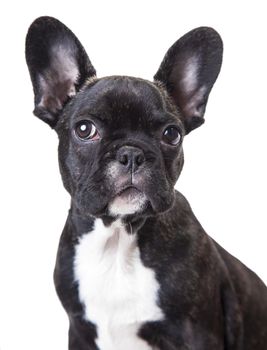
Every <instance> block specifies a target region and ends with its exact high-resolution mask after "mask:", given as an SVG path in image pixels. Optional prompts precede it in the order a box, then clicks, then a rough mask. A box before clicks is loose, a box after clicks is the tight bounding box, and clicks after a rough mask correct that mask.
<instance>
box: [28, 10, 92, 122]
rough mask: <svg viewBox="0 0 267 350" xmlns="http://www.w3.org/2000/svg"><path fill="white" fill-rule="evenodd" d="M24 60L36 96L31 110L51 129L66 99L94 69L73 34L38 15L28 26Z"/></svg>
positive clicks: (74, 92) (72, 94)
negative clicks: (33, 107)
mask: <svg viewBox="0 0 267 350" xmlns="http://www.w3.org/2000/svg"><path fill="white" fill-rule="evenodd" d="M26 61H27V64H28V67H29V71H30V75H31V80H32V84H33V90H34V95H35V99H34V102H35V109H34V111H33V113H34V114H35V115H36V116H37V117H39V118H40V119H42V120H43V121H45V122H46V123H48V124H49V125H50V126H51V127H52V128H53V127H55V125H56V123H57V120H58V116H59V114H60V112H61V110H62V108H63V107H64V105H65V104H66V102H67V101H68V100H69V99H70V98H71V97H73V96H74V95H75V94H76V92H77V91H78V90H79V89H80V87H81V86H82V85H83V83H84V82H85V80H86V79H88V78H91V77H93V76H95V74H96V71H95V69H94V67H93V66H92V64H91V62H90V60H89V58H88V56H87V54H86V52H85V50H84V48H83V47H82V45H81V43H80V42H79V40H78V39H77V38H76V36H75V35H74V34H73V33H72V32H71V31H70V30H69V29H68V28H67V27H66V26H65V25H64V24H63V23H61V22H60V21H58V20H57V19H55V18H52V17H40V18H37V19H36V20H35V21H34V22H33V23H32V25H31V26H30V28H29V31H28V34H27V38H26Z"/></svg>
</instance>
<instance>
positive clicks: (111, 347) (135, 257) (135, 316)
mask: <svg viewBox="0 0 267 350" xmlns="http://www.w3.org/2000/svg"><path fill="white" fill-rule="evenodd" d="M74 271H75V278H76V281H77V283H78V286H79V298H80V301H81V303H82V304H83V305H84V308H85V310H84V317H85V319H86V320H88V321H91V322H93V323H94V324H95V325H96V326H97V336H98V337H97V345H98V347H99V348H100V349H101V350H125V349H127V350H136V349H139V350H150V349H151V347H150V346H149V345H148V344H147V343H146V342H145V341H143V340H142V339H141V338H139V337H138V336H137V333H138V330H139V328H140V327H141V325H142V324H143V323H144V322H147V321H156V320H160V319H162V318H163V314H162V311H161V309H160V308H159V307H158V305H157V294H158V289H159V285H158V282H157V280H156V278H155V274H154V271H153V270H151V269H149V268H147V267H145V266H144V265H143V264H142V261H141V259H140V252H139V248H138V246H137V242H136V235H129V234H128V233H127V232H126V231H125V229H124V227H123V225H122V224H121V222H120V221H119V220H118V221H116V222H114V223H113V224H112V225H111V226H110V227H105V226H104V225H103V223H102V220H100V219H97V220H96V221H95V227H94V230H93V231H91V232H89V233H87V234H84V235H83V236H82V237H81V239H80V241H79V243H78V245H77V246H76V255H75V261H74Z"/></svg>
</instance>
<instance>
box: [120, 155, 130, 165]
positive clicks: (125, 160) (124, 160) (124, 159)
mask: <svg viewBox="0 0 267 350" xmlns="http://www.w3.org/2000/svg"><path fill="white" fill-rule="evenodd" d="M119 162H120V163H121V164H122V165H127V164H128V155H127V154H121V156H120V158H119Z"/></svg>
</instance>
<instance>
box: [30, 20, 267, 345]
mask: <svg viewBox="0 0 267 350" xmlns="http://www.w3.org/2000/svg"><path fill="white" fill-rule="evenodd" d="M60 50H61V52H63V53H64V55H60V54H57V52H60ZM26 58H27V63H28V66H29V71H30V74H31V79H32V82H33V88H34V93H35V110H34V113H35V114H36V115H37V116H38V117H39V118H41V119H42V120H44V121H45V122H47V123H48V124H49V125H50V126H52V127H53V128H55V130H56V132H57V133H58V136H59V164H60V170H61V174H62V179H63V183H64V186H65V188H66V189H67V191H68V192H69V193H70V194H71V198H72V202H71V209H70V212H69V216H68V219H67V222H66V225H65V228H64V230H63V234H62V237H61V240H60V244H59V250H58V256H57V263H56V267H55V275H54V277H55V286H56V290H57V293H58V296H59V298H60V300H61V302H62V304H63V306H64V308H65V310H66V312H67V313H68V316H69V320H70V331H69V349H70V350H96V349H97V347H96V344H95V339H96V337H97V328H96V325H94V324H91V323H89V322H85V321H84V318H83V314H84V309H83V305H82V304H81V303H80V301H79V298H78V291H77V288H78V286H77V284H76V283H75V281H74V272H73V258H74V250H75V245H76V244H77V242H78V240H79V237H80V236H81V235H82V234H83V233H84V232H90V231H91V230H92V229H93V225H94V221H95V218H101V219H102V220H103V222H104V224H105V225H106V226H108V225H110V224H111V223H112V221H114V220H115V219H116V218H115V217H112V216H111V215H110V213H109V210H108V206H109V203H110V201H111V200H112V199H113V198H114V197H116V196H118V195H119V194H120V193H121V191H122V190H124V189H125V188H127V186H131V185H134V186H135V188H136V189H137V190H138V191H140V192H142V193H145V194H146V197H147V203H146V206H144V208H143V210H142V211H141V212H140V213H138V214H136V215H128V216H125V217H124V221H125V223H126V225H127V224H128V232H129V234H132V233H137V235H138V246H139V249H140V253H141V259H142V262H143V264H144V265H145V266H147V267H150V268H152V269H153V270H154V271H155V273H156V277H157V280H158V282H159V284H160V291H159V306H160V308H161V309H162V310H163V312H164V315H165V319H164V321H157V322H148V323H145V324H143V326H142V327H141V328H140V330H139V336H140V337H142V338H143V339H145V340H146V341H147V342H148V343H149V344H151V346H153V347H154V348H155V349H160V350H174V349H177V350H178V349H179V350H189V349H192V350H193V349H194V350H207V349H216V350H265V349H266V347H267V345H266V344H267V289H266V287H265V285H264V284H263V283H262V281H261V280H260V279H259V278H258V277H257V276H256V275H255V274H254V273H253V272H252V271H250V270H249V269H248V268H246V267H245V266H244V265H243V264H242V263H241V262H239V261H238V260H237V259H235V258H234V257H232V256H231V255H230V254H229V253H227V252H226V251H225V250H224V249H223V248H221V247H220V246H219V245H218V244H217V243H216V242H214V241H213V240H212V239H211V238H210V237H209V236H208V235H207V234H206V233H205V232H204V230H203V228H202V227H201V225H200V224H199V222H198V221H197V219H196V218H195V216H194V214H193V213H192V210H191V208H190V206H189V204H188V203H187V201H186V199H185V198H184V197H183V196H182V195H181V194H180V193H179V192H177V191H175V190H174V185H175V183H176V181H177V179H178V177H179V175H180V172H181V170H182V167H183V150H182V140H183V137H184V136H185V135H186V134H187V133H189V132H190V131H191V130H193V129H194V128H196V127H197V126H199V125H201V124H202V123H203V121H204V119H203V116H204V112H205V107H206V103H207V100H208V96H209V93H210V91H211V89H212V86H213V84H214V82H215V80H216V78H217V76H218V74H219V71H220V66H221V61H222V41H221V39H220V36H219V35H218V33H216V32H215V31H214V30H213V29H211V28H206V27H202V28H198V29H195V30H193V31H191V32H189V33H188V34H186V35H185V36H184V37H182V38H181V39H180V40H178V41H177V42H176V43H175V44H174V45H173V46H172V47H171V48H170V49H169V51H168V52H167V54H166V56H165V58H164V60H163V62H162V64H161V66H160V68H159V70H158V72H157V73H156V75H155V81H154V83H152V82H149V81H146V80H142V79H137V78H133V77H125V76H112V77H106V78H101V79H97V78H96V77H95V70H94V68H93V66H92V65H91V62H90V60H89V58H88V57H87V55H86V53H85V51H84V49H83V47H82V45H81V44H80V43H79V41H78V39H77V38H76V37H75V36H74V34H73V33H72V32H71V31H70V30H69V29H67V28H66V27H65V26H64V25H63V24H62V23H60V22H59V21H57V20H56V19H53V18H51V17H41V18H39V19H37V20H36V21H35V22H34V23H33V24H32V25H31V27H30V29H29V32H28V35H27V40H26ZM67 65H69V68H70V69H67V68H68V67H67ZM62 67H63V68H64V69H62ZM73 72H76V73H77V75H76V76H73V74H72V73H73ZM192 72H193V74H191V75H190V73H192ZM74 92H76V94H75V96H73V95H74ZM81 120H87V121H91V122H93V123H94V125H95V126H96V128H97V130H98V132H99V134H100V139H99V140H98V141H95V142H84V141H82V140H80V139H79V138H77V136H76V135H75V128H76V126H77V123H78V122H79V121H81ZM168 126H175V127H176V128H177V130H179V133H180V136H181V139H180V141H179V143H178V144H177V145H175V146H173V145H169V144H167V143H166V142H163V139H162V135H163V133H164V130H166V128H167V127H168ZM127 147H128V148H127ZM129 147H130V149H131V150H132V149H134V150H135V151H136V150H138V152H139V153H140V152H141V154H142V162H140V164H139V165H138V167H137V166H136V168H134V170H133V169H132V170H131V171H132V173H131V174H130V171H129V169H128V167H127V169H126V167H125V164H123V162H122V160H121V159H122V155H121V154H122V150H125V148H127V149H129ZM114 162H115V163H116V166H117V168H118V169H119V171H120V178H123V179H124V180H123V181H119V180H120V178H118V179H115V180H114V179H111V178H110V177H109V176H107V171H108V168H109V166H110V164H112V163H114ZM141 163H142V164H141ZM131 166H132V165H131ZM148 171H149V172H150V174H152V176H150V177H149V178H148V176H147V172H148ZM100 350H101V349H100Z"/></svg>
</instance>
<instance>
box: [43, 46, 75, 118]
mask: <svg viewBox="0 0 267 350" xmlns="http://www.w3.org/2000/svg"><path fill="white" fill-rule="evenodd" d="M78 77H79V71H78V67H77V62H76V59H75V58H74V53H73V51H72V50H71V48H68V47H63V46H61V45H59V46H54V47H53V48H52V50H51V61H50V67H49V68H47V69H46V70H45V71H44V72H42V74H39V83H40V88H41V95H42V98H41V101H40V103H39V106H40V107H44V108H45V109H47V110H49V111H50V112H52V113H56V112H58V111H59V110H60V109H62V107H63V105H64V102H66V100H67V99H68V97H72V96H74V95H75V94H76V89H75V83H76V82H77V79H78Z"/></svg>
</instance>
